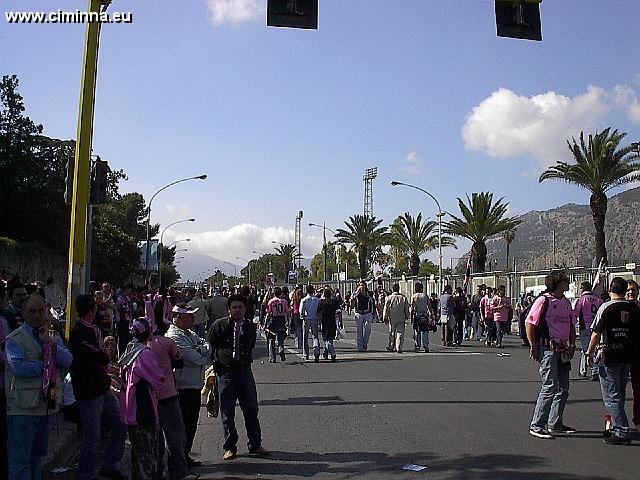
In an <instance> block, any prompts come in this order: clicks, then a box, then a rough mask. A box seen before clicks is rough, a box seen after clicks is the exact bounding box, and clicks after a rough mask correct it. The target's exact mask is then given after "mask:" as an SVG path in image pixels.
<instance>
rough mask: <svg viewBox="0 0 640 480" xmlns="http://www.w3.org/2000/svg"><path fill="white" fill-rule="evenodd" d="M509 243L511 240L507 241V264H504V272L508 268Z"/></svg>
mask: <svg viewBox="0 0 640 480" xmlns="http://www.w3.org/2000/svg"><path fill="white" fill-rule="evenodd" d="M510 245H511V242H507V265H506V266H505V269H504V270H505V272H506V271H508V270H509V246H510Z"/></svg>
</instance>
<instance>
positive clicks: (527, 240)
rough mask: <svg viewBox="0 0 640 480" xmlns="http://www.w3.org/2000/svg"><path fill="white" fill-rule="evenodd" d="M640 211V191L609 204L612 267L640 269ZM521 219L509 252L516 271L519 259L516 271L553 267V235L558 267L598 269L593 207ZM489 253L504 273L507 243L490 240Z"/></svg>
mask: <svg viewBox="0 0 640 480" xmlns="http://www.w3.org/2000/svg"><path fill="white" fill-rule="evenodd" d="M639 211H640V187H638V188H633V189H630V190H627V191H625V192H622V193H619V194H617V195H615V196H613V197H611V198H609V204H608V210H607V219H606V224H605V235H606V242H607V243H606V246H607V252H608V255H609V265H612V266H617V265H624V264H626V263H630V262H638V263H640V242H637V241H636V239H638V238H640V217H638V212H639ZM518 218H519V219H520V220H521V221H522V224H521V225H520V226H519V227H518V230H517V232H516V238H515V240H514V241H513V242H512V243H511V246H510V248H509V257H510V259H509V264H510V267H511V268H513V258H514V257H515V259H516V269H517V270H534V269H544V268H549V267H550V266H553V264H554V261H553V231H554V229H555V264H558V265H563V264H564V265H566V266H576V265H580V266H591V265H592V262H593V263H594V264H595V265H597V264H598V263H599V259H594V255H595V240H594V234H595V229H594V226H593V217H592V216H591V209H590V208H589V206H588V205H577V204H574V203H569V204H567V205H563V206H561V207H557V208H554V209H551V210H546V211H536V210H532V211H530V212H528V213H525V214H524V215H521V216H519V217H518ZM487 250H488V253H489V256H488V258H487V262H488V261H489V260H491V261H492V262H496V261H497V263H496V264H494V265H495V267H494V268H493V269H494V270H503V269H504V266H505V262H506V244H505V241H504V240H503V239H502V238H501V237H498V238H494V239H491V240H489V241H488V242H487ZM465 261H466V260H465ZM460 263H462V262H460ZM460 263H459V264H458V265H460ZM463 265H464V264H463ZM488 267H489V265H488V264H487V269H489V268H488ZM463 268H464V266H463Z"/></svg>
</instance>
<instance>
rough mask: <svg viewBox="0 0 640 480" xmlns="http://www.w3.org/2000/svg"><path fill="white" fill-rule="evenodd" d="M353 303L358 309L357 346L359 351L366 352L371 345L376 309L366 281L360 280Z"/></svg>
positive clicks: (356, 309)
mask: <svg viewBox="0 0 640 480" xmlns="http://www.w3.org/2000/svg"><path fill="white" fill-rule="evenodd" d="M351 303H352V304H353V307H354V309H355V311H356V315H355V317H356V348H357V350H358V351H359V352H366V351H367V348H368V345H369V336H370V335H371V322H372V320H373V312H374V309H375V305H374V303H375V302H374V299H373V297H372V296H371V294H370V293H369V291H368V290H367V283H366V282H364V281H362V282H360V284H359V285H358V289H357V290H356V294H355V296H354V297H353V299H352V300H351Z"/></svg>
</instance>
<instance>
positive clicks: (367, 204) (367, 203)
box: [362, 167, 378, 217]
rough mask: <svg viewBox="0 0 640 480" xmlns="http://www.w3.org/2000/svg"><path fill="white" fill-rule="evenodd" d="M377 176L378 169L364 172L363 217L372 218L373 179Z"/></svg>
mask: <svg viewBox="0 0 640 480" xmlns="http://www.w3.org/2000/svg"><path fill="white" fill-rule="evenodd" d="M377 176H378V167H373V168H367V169H366V170H365V171H364V176H363V177H362V180H364V216H365V217H373V179H374V178H376V177H377Z"/></svg>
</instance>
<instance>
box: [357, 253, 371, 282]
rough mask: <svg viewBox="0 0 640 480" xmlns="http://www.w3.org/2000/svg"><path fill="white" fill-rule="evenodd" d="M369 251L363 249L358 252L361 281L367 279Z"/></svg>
mask: <svg viewBox="0 0 640 480" xmlns="http://www.w3.org/2000/svg"><path fill="white" fill-rule="evenodd" d="M368 253H369V252H367V249H366V248H362V249H360V250H359V251H358V264H359V267H360V279H361V280H364V279H365V278H367V256H368Z"/></svg>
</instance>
